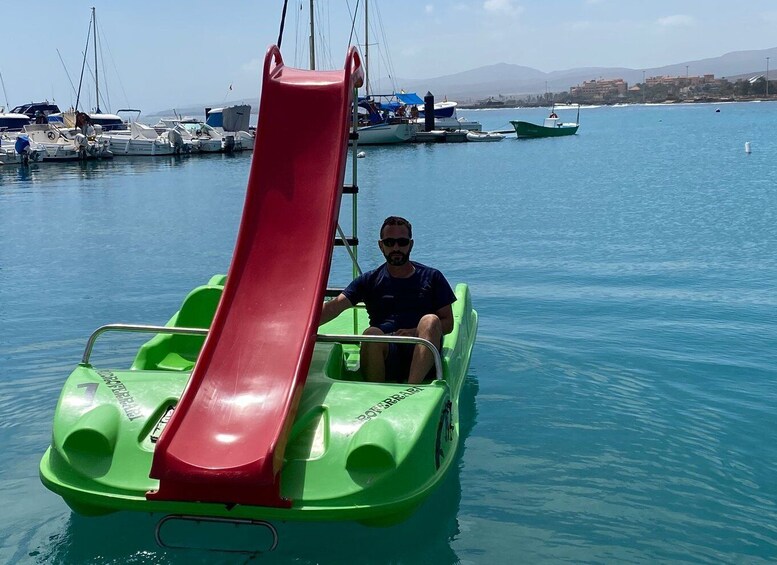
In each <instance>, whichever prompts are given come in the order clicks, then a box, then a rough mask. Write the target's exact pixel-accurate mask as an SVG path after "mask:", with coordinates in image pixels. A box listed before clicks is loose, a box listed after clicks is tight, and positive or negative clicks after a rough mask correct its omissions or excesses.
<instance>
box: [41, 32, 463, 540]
mask: <svg viewBox="0 0 777 565" xmlns="http://www.w3.org/2000/svg"><path fill="white" fill-rule="evenodd" d="M361 77H362V74H361V62H360V59H359V57H358V55H357V54H356V52H355V50H353V49H352V50H351V51H349V56H348V58H347V59H346V65H345V68H344V69H343V70H342V71H302V70H298V69H291V68H288V67H285V66H284V64H283V60H282V58H281V56H280V52H279V50H278V49H277V48H275V47H271V48H270V49H269V50H268V52H267V55H266V57H265V64H264V74H263V87H262V101H261V108H262V109H263V112H262V116H263V119H262V121H261V122H260V124H259V128H258V132H257V143H258V147H257V151H256V152H255V154H254V158H253V161H252V167H251V173H250V176H249V182H248V189H247V193H246V200H245V207H244V212H243V221H242V223H241V226H240V229H239V232H238V236H237V244H236V248H235V253H234V255H233V260H232V264H231V267H230V270H229V272H228V274H227V275H226V276H218V277H214V278H213V279H211V280H210V281H209V282H208V284H206V285H203V286H201V287H198V288H196V289H194V290H193V291H192V292H191V293H189V295H188V296H187V297H186V298H185V300H184V302H183V304H182V305H181V307H180V309H179V311H178V312H177V313H176V314H175V315H174V316H173V318H172V319H171V320H170V321H169V322H168V324H167V325H166V326H164V327H153V326H126V325H124V326H122V325H114V326H110V327H103V328H100V329H98V330H97V331H96V332H95V333H94V334H93V336H92V338H90V340H89V341H88V343H87V347H86V350H85V352H84V356H83V358H82V362H81V363H80V364H79V365H78V367H76V369H75V370H74V371H73V373H72V374H71V376H70V377H69V379H68V380H67V381H66V383H65V385H64V388H63V391H62V393H61V396H60V400H59V403H58V405H57V409H56V412H55V416H54V425H53V434H52V443H51V446H50V447H49V448H48V449H47V451H46V453H45V454H44V456H43V458H42V460H41V464H40V475H41V479H42V481H43V483H44V484H45V485H46V486H47V487H48V488H50V489H51V490H53V491H54V492H56V493H58V494H60V495H61V496H62V497H63V498H64V499H65V501H66V502H67V503H68V504H69V505H70V506H71V507H72V508H73V509H74V510H75V511H77V512H80V513H84V514H101V513H107V512H112V511H117V510H137V511H143V512H164V513H172V514H175V515H189V516H204V517H219V518H222V519H226V520H232V521H235V522H236V523H239V521H240V520H241V519H251V520H319V521H335V520H356V521H360V522H364V523H368V524H389V523H393V522H396V521H398V520H401V519H403V518H405V517H407V516H408V515H409V513H411V512H413V510H414V509H415V508H416V507H417V506H418V505H419V504H421V503H422V502H423V501H424V500H425V498H426V497H427V496H428V495H429V494H430V493H431V492H432V491H433V490H434V489H435V487H436V486H438V485H439V484H440V483H441V482H442V479H443V478H444V476H445V475H446V473H447V471H448V470H449V469H450V468H451V466H452V465H453V462H454V460H455V454H456V452H457V449H458V446H459V434H460V431H459V409H458V402H459V395H460V392H461V389H462V385H463V382H464V378H465V376H466V372H467V368H468V365H469V360H470V355H471V351H472V347H473V344H474V340H475V334H476V331H477V313H476V312H475V310H474V309H473V308H472V304H471V300H470V295H469V290H468V288H467V286H466V285H463V284H459V285H457V286H456V296H457V301H456V302H455V303H454V304H453V314H454V328H453V331H452V332H451V333H450V334H447V335H446V336H445V337H444V340H443V343H442V350H441V352H437V349H436V348H435V347H434V346H433V345H432V344H430V343H429V342H424V340H420V339H419V338H412V337H397V336H380V337H378V336H363V335H362V332H363V330H364V329H365V328H366V327H367V325H368V321H367V315H366V311H365V310H364V309H363V308H357V309H356V315H354V314H353V312H344V313H343V314H341V315H340V316H339V317H337V318H336V319H334V320H332V321H330V322H328V323H327V324H325V325H323V326H321V328H318V320H319V316H320V311H321V304H322V301H323V299H324V294H325V288H326V284H327V280H328V276H329V263H330V261H331V258H332V248H333V241H332V236H333V234H334V233H335V228H336V226H337V224H338V216H339V209H340V199H341V197H342V194H343V180H344V174H345V165H346V152H347V145H348V137H349V133H350V131H351V130H350V128H349V125H348V122H349V118H350V116H351V108H352V100H351V98H352V93H353V90H354V87H355V86H356V85H358V84H359V82H360V79H361ZM311 84H313V85H315V86H314V87H311V86H310V85H311ZM321 101H323V102H321ZM314 102H318V104H319V106H324V107H323V108H322V112H320V113H316V115H315V116H314V117H310V116H302V115H295V114H294V113H293V112H291V111H290V110H291V109H292V108H294V107H298V106H299V105H300V104H302V105H309V104H311V103H314ZM306 130H309V131H311V132H315V133H316V135H300V133H301V132H304V131H306ZM352 180H353V184H354V185H356V178H353V179H352ZM351 195H352V197H353V198H354V199H355V198H356V194H355V191H353V192H351ZM354 207H355V204H354ZM290 218H292V219H293V220H290ZM257 242H261V245H258V244H257ZM281 247H283V251H282V252H281V251H275V250H279V249H280V248H281ZM268 250H270V251H269V253H268ZM292 269H293V271H294V273H295V276H294V277H293V279H292V280H290V279H289V277H288V272H290V271H291V270H292ZM279 277H280V278H279ZM281 280H283V281H285V282H283V284H282V283H281ZM109 330H110V331H130V332H138V331H147V332H150V333H153V334H157V335H155V336H154V337H153V338H152V339H151V340H150V341H149V342H147V343H146V344H145V345H143V346H142V347H141V348H140V350H139V351H138V354H137V355H136V357H135V360H134V362H133V364H132V366H131V367H127V368H123V369H103V368H98V367H95V366H93V365H92V364H91V360H90V355H91V350H92V346H93V344H94V340H95V339H96V338H97V336H98V335H100V334H101V333H102V332H104V331H109ZM319 332H320V333H319ZM317 334H318V335H317ZM369 340H383V341H390V342H391V341H393V342H403V343H412V344H420V345H422V346H428V347H430V348H431V349H432V351H433V354H434V358H435V379H434V380H431V381H429V382H425V383H422V384H417V385H408V384H402V383H399V382H386V383H370V382H365V378H364V375H363V374H362V371H361V368H360V362H359V361H360V359H359V347H358V343H359V342H361V341H369ZM393 376H394V377H397V378H398V377H401V375H393ZM160 528H161V523H160Z"/></svg>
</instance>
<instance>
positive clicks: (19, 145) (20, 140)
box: [14, 135, 30, 165]
mask: <svg viewBox="0 0 777 565" xmlns="http://www.w3.org/2000/svg"><path fill="white" fill-rule="evenodd" d="M14 149H15V150H16V153H17V154H18V155H19V157H20V158H21V161H22V165H28V164H29V163H30V138H29V137H27V136H26V135H20V136H19V137H17V138H16V143H15V144H14Z"/></svg>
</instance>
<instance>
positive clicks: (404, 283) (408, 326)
mask: <svg viewBox="0 0 777 565" xmlns="http://www.w3.org/2000/svg"><path fill="white" fill-rule="evenodd" d="M412 238H413V228H412V226H411V225H410V222H408V221H407V220H406V219H404V218H400V217H398V216H389V217H388V218H386V219H385V220H384V221H383V225H382V226H381V228H380V239H379V240H378V247H379V248H380V250H381V252H382V253H383V256H384V257H385V258H386V262H385V263H384V264H383V265H381V266H380V267H378V268H377V269H374V270H372V271H369V272H366V273H364V274H363V275H361V276H359V277H357V278H356V279H354V280H353V282H351V284H349V285H348V287H347V288H346V289H345V290H344V291H343V292H341V293H340V294H339V295H338V296H337V297H336V298H334V299H333V300H330V301H328V302H325V303H324V306H323V308H322V310H321V322H320V323H321V324H325V323H326V322H329V321H331V320H334V319H335V318H336V317H337V316H339V315H340V314H341V313H342V312H344V311H345V310H347V309H348V308H351V307H352V306H354V305H355V304H358V303H359V302H364V304H365V306H366V307H367V314H368V315H369V318H370V327H369V328H367V329H366V330H365V331H364V335H376V336H380V335H395V336H410V337H420V338H423V339H426V340H428V341H430V342H432V343H433V344H434V345H435V346H436V347H437V348H438V349H440V348H441V346H442V336H444V335H446V334H449V333H450V332H451V331H452V330H453V308H452V307H451V304H453V303H454V302H455V301H456V295H455V294H454V292H453V290H452V289H451V286H450V284H448V281H447V280H446V279H445V277H444V276H443V274H442V273H441V272H440V271H438V270H437V269H434V268H432V267H427V266H426V265H422V264H421V263H416V262H415V261H411V260H410V252H411V251H412V249H413V239H412ZM361 368H362V373H363V374H364V376H365V378H366V379H367V380H369V381H372V382H384V381H385V380H386V376H387V375H388V376H389V377H390V378H391V379H392V380H393V379H397V378H398V377H400V376H401V375H407V382H408V383H410V384H417V383H420V382H422V381H424V380H425V379H428V378H430V376H431V373H432V372H433V371H434V359H433V357H432V352H431V351H430V350H429V349H427V348H426V347H424V346H423V345H412V344H397V343H379V342H373V343H363V344H362V346H361Z"/></svg>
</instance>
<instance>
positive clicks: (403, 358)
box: [386, 343, 434, 383]
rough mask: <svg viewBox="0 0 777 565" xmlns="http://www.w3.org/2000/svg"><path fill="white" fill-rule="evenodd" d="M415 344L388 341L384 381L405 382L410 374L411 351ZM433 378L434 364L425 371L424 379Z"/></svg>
mask: <svg viewBox="0 0 777 565" xmlns="http://www.w3.org/2000/svg"><path fill="white" fill-rule="evenodd" d="M415 347H416V346H415V345H405V344H400V343H389V348H388V355H387V356H386V381H387V382H392V383H403V382H407V379H408V376H409V375H410V365H411V364H412V362H413V351H414V350H415ZM432 379H434V365H432V368H431V369H429V372H428V373H426V376H425V377H424V381H430V380H432Z"/></svg>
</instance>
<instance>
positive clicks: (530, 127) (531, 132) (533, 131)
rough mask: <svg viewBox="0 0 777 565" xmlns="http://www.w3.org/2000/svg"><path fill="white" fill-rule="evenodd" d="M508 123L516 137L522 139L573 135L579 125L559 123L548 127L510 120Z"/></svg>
mask: <svg viewBox="0 0 777 565" xmlns="http://www.w3.org/2000/svg"><path fill="white" fill-rule="evenodd" d="M510 123H511V124H512V125H513V127H514V128H515V135H516V136H517V137H518V138H523V139H528V138H538V137H563V136H565V135H575V134H576V133H577V130H578V128H579V127H580V126H579V125H578V124H574V125H563V124H561V125H558V126H556V127H552V128H549V127H545V126H538V125H537V124H533V123H531V122H519V121H511V122H510Z"/></svg>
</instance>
